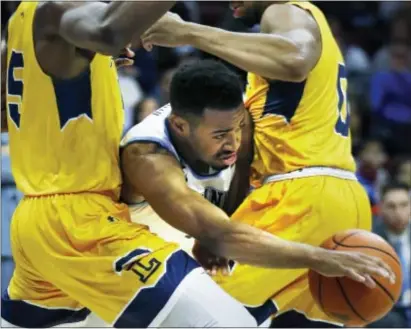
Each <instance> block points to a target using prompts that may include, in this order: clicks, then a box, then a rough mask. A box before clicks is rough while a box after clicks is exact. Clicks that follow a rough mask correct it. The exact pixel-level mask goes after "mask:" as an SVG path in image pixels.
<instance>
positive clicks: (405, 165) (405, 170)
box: [392, 157, 411, 191]
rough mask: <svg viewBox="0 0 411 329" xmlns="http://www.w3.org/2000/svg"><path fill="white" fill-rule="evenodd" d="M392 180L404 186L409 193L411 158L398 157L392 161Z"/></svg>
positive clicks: (410, 185) (410, 186)
mask: <svg viewBox="0 0 411 329" xmlns="http://www.w3.org/2000/svg"><path fill="white" fill-rule="evenodd" d="M393 169H394V170H393V174H392V176H393V178H394V180H396V181H398V182H400V183H402V184H406V185H407V186H408V187H409V188H410V191H411V158H410V157H408V158H407V157H400V158H397V159H396V160H395V161H394V168H393Z"/></svg>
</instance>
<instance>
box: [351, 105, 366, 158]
mask: <svg viewBox="0 0 411 329" xmlns="http://www.w3.org/2000/svg"><path fill="white" fill-rule="evenodd" d="M349 107H350V131H351V143H352V148H353V154H354V156H356V155H357V154H358V151H359V148H360V146H361V140H362V138H363V130H362V117H361V113H360V110H359V108H358V103H357V102H356V101H350V103H349Z"/></svg>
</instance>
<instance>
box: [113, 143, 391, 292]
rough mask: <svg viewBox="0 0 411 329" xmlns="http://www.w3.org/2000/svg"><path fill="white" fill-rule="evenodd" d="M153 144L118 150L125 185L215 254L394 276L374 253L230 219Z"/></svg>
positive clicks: (362, 277) (362, 276) (364, 276)
mask: <svg viewBox="0 0 411 329" xmlns="http://www.w3.org/2000/svg"><path fill="white" fill-rule="evenodd" d="M157 149H158V146H157V145H155V144H139V143H133V144H130V145H128V146H126V147H125V148H124V150H123V151H122V154H121V166H122V171H123V177H124V184H127V185H128V187H129V189H133V190H134V191H135V193H137V194H139V195H142V196H144V198H145V200H146V201H147V202H148V203H149V204H150V205H151V207H152V208H153V210H154V211H155V212H156V213H157V214H158V215H159V216H160V217H161V218H162V219H163V220H165V221H166V222H167V223H169V224H170V225H172V226H173V227H174V228H176V229H178V230H180V231H182V232H184V233H186V234H188V235H190V236H192V237H194V238H195V239H197V240H199V241H200V243H201V244H203V245H204V246H205V247H206V248H208V249H209V250H210V251H212V252H213V253H215V254H216V255H218V256H222V257H226V258H231V259H234V260H236V261H239V262H242V263H247V264H251V265H256V266H264V267H273V268H313V269H315V270H317V271H318V272H320V273H323V274H325V275H329V276H345V275H348V276H349V277H351V278H353V279H354V280H357V281H360V282H364V283H366V284H369V285H370V286H374V285H375V283H374V282H373V281H372V280H371V279H370V277H369V276H368V275H369V274H371V275H372V274H380V275H381V274H382V275H385V276H391V275H393V273H392V271H391V270H390V268H389V267H388V266H387V265H386V264H385V263H383V262H382V261H381V260H380V259H378V258H375V257H370V256H367V255H363V254H360V253H346V252H337V251H330V250H325V249H322V248H316V247H313V246H309V245H305V244H300V243H295V242H290V241H286V240H283V239H280V238H277V237H275V236H273V235H271V234H269V233H267V232H264V231H261V230H258V229H256V228H253V227H251V226H248V225H245V224H242V223H237V222H231V221H229V217H228V216H227V214H226V213H225V212H224V211H222V210H221V209H219V208H218V207H216V206H214V205H213V204H211V203H210V202H208V201H207V200H205V199H204V197H203V196H201V195H200V194H199V193H197V192H195V191H193V190H191V189H190V188H189V187H188V186H187V184H186V181H185V177H184V174H183V171H182V170H181V167H180V164H179V163H178V162H177V160H176V159H175V158H174V157H173V156H172V155H168V154H167V155H166V154H163V153H158V152H157ZM147 177H149V178H150V182H149V184H148V183H147Z"/></svg>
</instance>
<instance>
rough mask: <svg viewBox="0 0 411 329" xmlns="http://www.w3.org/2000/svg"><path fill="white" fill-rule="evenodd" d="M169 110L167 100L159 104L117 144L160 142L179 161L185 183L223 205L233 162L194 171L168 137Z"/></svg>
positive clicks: (229, 182) (218, 204)
mask: <svg viewBox="0 0 411 329" xmlns="http://www.w3.org/2000/svg"><path fill="white" fill-rule="evenodd" d="M170 113H171V105H170V104H167V105H165V106H163V107H161V108H159V109H158V110H156V111H155V112H153V113H152V114H151V115H149V116H148V117H147V118H145V119H144V120H143V121H142V122H140V123H139V124H137V125H135V126H134V127H133V128H131V129H130V130H129V131H128V132H127V134H126V135H125V136H124V138H123V140H122V141H121V144H120V146H121V147H125V146H126V145H128V144H131V143H134V142H152V143H156V144H158V145H160V146H161V147H162V148H164V149H166V150H167V151H169V152H170V153H171V154H172V155H174V156H175V158H176V159H177V160H178V161H179V162H180V164H181V169H182V170H183V172H184V175H185V177H186V181H187V185H188V186H189V187H190V188H191V189H193V190H194V191H196V192H198V193H200V194H202V195H203V196H204V197H205V198H207V200H209V201H210V202H212V203H213V204H215V205H216V206H218V207H222V206H223V204H224V201H225V198H226V195H227V192H228V190H229V188H230V184H231V181H232V179H233V176H234V171H235V165H233V166H230V167H228V168H226V169H223V170H221V171H217V172H216V171H214V172H213V173H211V174H209V175H205V176H200V175H198V174H196V173H195V172H194V171H193V170H192V169H191V168H190V167H189V166H188V165H187V164H186V163H185V162H184V160H183V159H182V158H181V156H180V155H179V154H178V152H177V150H176V149H175V147H174V145H173V143H172V141H171V139H170V136H169V133H168V128H167V124H166V119H167V117H168V116H169V115H170Z"/></svg>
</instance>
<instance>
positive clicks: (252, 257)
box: [205, 222, 317, 268]
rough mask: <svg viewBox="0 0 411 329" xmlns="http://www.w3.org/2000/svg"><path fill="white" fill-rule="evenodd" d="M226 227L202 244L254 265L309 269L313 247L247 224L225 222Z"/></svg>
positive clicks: (313, 253) (220, 253) (222, 254)
mask: <svg viewBox="0 0 411 329" xmlns="http://www.w3.org/2000/svg"><path fill="white" fill-rule="evenodd" d="M227 225H230V228H229V229H228V230H227V231H226V232H225V233H224V234H222V235H220V236H219V237H218V238H216V239H215V240H214V241H210V242H207V241H206V244H205V245H206V246H207V248H208V249H210V251H212V252H213V253H215V254H216V255H219V256H223V257H226V258H229V259H233V260H236V261H238V262H240V263H246V264H250V265H254V266H261V267H270V268H311V267H312V265H313V264H314V263H315V262H316V258H317V253H316V248H315V247H312V246H310V245H305V244H300V243H295V242H290V241H286V240H283V239H280V238H277V237H275V236H274V235H271V234H269V233H267V232H264V231H261V230H258V229H256V228H253V227H251V226H248V225H245V224H240V223H235V222H229V223H227Z"/></svg>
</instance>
